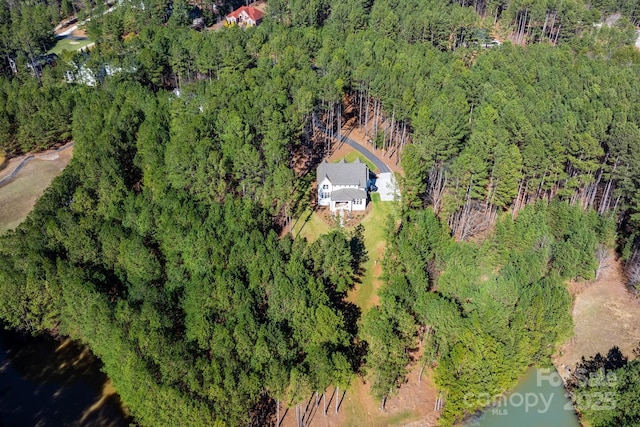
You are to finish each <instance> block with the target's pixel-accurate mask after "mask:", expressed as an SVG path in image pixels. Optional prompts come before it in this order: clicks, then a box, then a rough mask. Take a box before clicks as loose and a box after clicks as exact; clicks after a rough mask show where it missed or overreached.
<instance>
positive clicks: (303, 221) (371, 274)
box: [292, 193, 396, 313]
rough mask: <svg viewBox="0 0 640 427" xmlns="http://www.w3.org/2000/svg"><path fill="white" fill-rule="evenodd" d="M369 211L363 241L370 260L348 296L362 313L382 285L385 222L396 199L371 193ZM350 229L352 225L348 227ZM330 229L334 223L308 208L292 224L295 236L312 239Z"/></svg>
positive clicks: (394, 205) (363, 224)
mask: <svg viewBox="0 0 640 427" xmlns="http://www.w3.org/2000/svg"><path fill="white" fill-rule="evenodd" d="M369 203H370V204H371V206H370V211H369V213H368V214H367V216H366V217H365V218H364V219H363V220H362V222H361V224H362V226H363V227H364V241H365V246H366V248H367V254H368V260H367V262H365V263H364V265H363V270H364V275H363V276H362V277H361V278H360V280H361V283H359V284H358V285H356V287H355V288H354V289H353V291H351V293H350V294H349V300H350V301H352V302H353V303H355V304H356V305H357V306H358V307H360V308H361V309H362V311H363V313H364V312H365V311H366V310H368V309H369V308H370V307H371V306H373V305H374V302H375V300H376V299H375V291H376V289H377V288H378V286H379V283H378V277H379V276H380V273H381V271H382V269H381V261H382V256H383V254H384V247H385V244H386V242H385V240H384V238H385V236H384V233H385V230H384V229H385V223H386V219H387V216H389V215H392V214H394V210H395V207H396V203H395V202H382V201H380V195H379V194H377V193H372V194H371V201H370V202H369ZM346 229H347V230H351V229H353V227H351V226H349V227H346ZM329 231H331V226H330V225H329V224H327V223H326V221H324V220H323V219H322V218H320V215H318V213H317V212H312V211H311V209H307V210H305V211H304V213H303V214H302V215H301V216H300V218H298V219H297V220H296V221H295V222H294V225H293V232H292V234H293V236H295V237H298V236H300V237H304V238H306V239H307V240H308V241H310V242H313V241H315V240H316V239H317V238H318V237H320V236H321V235H323V234H326V233H328V232H329Z"/></svg>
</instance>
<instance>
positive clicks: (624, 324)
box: [554, 253, 640, 376]
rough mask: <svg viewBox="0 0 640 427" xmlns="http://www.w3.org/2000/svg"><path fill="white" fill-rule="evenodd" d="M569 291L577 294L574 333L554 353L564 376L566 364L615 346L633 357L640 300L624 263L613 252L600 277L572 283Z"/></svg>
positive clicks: (638, 335)
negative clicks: (628, 283) (628, 284)
mask: <svg viewBox="0 0 640 427" xmlns="http://www.w3.org/2000/svg"><path fill="white" fill-rule="evenodd" d="M570 291H571V293H572V294H573V295H574V298H575V299H574V303H573V310H572V315H573V321H574V324H575V326H574V336H573V338H571V339H570V340H569V342H567V343H566V344H564V345H563V346H561V347H560V349H559V350H558V354H557V355H556V356H555V357H554V363H555V365H556V368H557V369H558V372H560V373H561V374H562V375H563V376H564V375H566V369H565V368H564V366H565V365H566V366H569V367H571V368H573V367H574V366H575V365H576V363H577V362H579V361H580V359H581V357H582V356H585V357H586V358H589V357H591V356H594V355H596V353H600V354H602V355H603V356H604V355H606V354H607V352H608V351H609V350H610V349H611V348H612V347H613V346H618V347H619V348H620V350H621V351H622V353H623V354H624V355H625V356H627V357H629V358H632V357H633V353H632V350H633V349H634V348H635V347H636V346H637V345H638V343H639V342H640V328H639V327H638V325H640V304H639V300H637V299H635V298H634V297H632V296H631V295H630V294H629V293H628V292H627V290H626V287H625V279H624V276H623V273H622V266H621V264H620V261H619V260H617V259H615V258H614V255H613V253H611V254H609V257H608V258H607V260H606V261H605V268H604V270H603V271H602V273H601V277H600V278H599V279H598V280H597V281H595V282H594V283H571V284H570Z"/></svg>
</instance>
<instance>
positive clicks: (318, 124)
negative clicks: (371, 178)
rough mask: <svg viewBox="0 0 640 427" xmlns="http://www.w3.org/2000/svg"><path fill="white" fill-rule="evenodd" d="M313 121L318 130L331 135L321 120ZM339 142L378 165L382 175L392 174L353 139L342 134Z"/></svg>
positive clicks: (381, 162)
mask: <svg viewBox="0 0 640 427" xmlns="http://www.w3.org/2000/svg"><path fill="white" fill-rule="evenodd" d="M313 119H314V122H315V126H316V128H318V129H320V130H321V131H322V132H323V133H324V134H325V135H329V132H327V129H326V128H325V127H324V126H322V124H321V123H322V122H320V120H317V119H316V117H315V116H314V117H313ZM338 140H339V141H340V142H344V143H345V144H347V145H349V146H351V147H353V148H355V149H356V150H358V151H359V152H360V153H362V154H363V155H364V156H365V157H366V158H367V159H369V160H370V161H371V163H373V164H374V165H376V167H377V168H378V169H379V170H380V173H389V172H391V169H389V168H388V167H387V165H385V164H384V162H383V161H382V160H380V159H379V158H378V157H377V156H376V155H375V154H373V153H372V152H371V151H369V150H367V149H366V148H364V147H363V146H362V145H360V144H358V143H357V142H355V141H354V140H353V139H351V138H349V137H347V136H345V135H343V134H342V133H340V138H339V139H338Z"/></svg>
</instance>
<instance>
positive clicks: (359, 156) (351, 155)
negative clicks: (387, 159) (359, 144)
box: [344, 150, 377, 171]
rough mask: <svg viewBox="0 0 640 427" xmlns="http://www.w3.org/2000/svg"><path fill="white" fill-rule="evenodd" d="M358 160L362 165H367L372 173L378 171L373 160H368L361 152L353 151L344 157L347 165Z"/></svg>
mask: <svg viewBox="0 0 640 427" xmlns="http://www.w3.org/2000/svg"><path fill="white" fill-rule="evenodd" d="M356 159H360V161H361V162H362V163H364V164H365V165H367V167H368V168H369V170H370V171H375V170H376V169H377V168H376V166H375V165H374V164H373V163H371V160H369V159H367V158H366V157H365V156H364V154H361V153H360V152H358V151H356V150H353V151H351V152H350V153H349V154H347V155H346V156H344V161H345V162H347V163H353V162H354V161H355V160H356Z"/></svg>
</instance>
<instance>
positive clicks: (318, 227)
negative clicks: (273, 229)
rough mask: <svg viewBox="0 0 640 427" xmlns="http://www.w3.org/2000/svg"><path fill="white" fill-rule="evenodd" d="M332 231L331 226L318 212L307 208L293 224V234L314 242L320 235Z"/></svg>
mask: <svg viewBox="0 0 640 427" xmlns="http://www.w3.org/2000/svg"><path fill="white" fill-rule="evenodd" d="M329 231H331V227H330V226H329V225H327V223H326V222H325V221H324V220H323V219H322V218H320V215H318V214H317V213H316V212H313V211H311V208H307V209H306V210H305V211H304V212H303V213H302V215H300V218H298V219H297V220H296V221H295V222H294V224H293V230H292V233H291V234H292V235H293V236H294V237H304V238H305V239H307V240H308V241H309V242H314V241H315V240H316V239H317V238H318V237H320V236H322V235H323V234H326V233H328V232H329Z"/></svg>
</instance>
